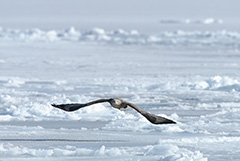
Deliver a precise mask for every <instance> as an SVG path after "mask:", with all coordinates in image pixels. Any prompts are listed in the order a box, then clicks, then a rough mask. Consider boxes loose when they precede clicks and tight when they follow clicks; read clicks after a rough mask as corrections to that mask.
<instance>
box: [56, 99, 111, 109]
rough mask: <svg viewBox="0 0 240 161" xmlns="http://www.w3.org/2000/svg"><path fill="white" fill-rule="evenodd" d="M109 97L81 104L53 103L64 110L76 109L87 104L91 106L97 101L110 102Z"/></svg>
mask: <svg viewBox="0 0 240 161" xmlns="http://www.w3.org/2000/svg"><path fill="white" fill-rule="evenodd" d="M108 101H109V99H99V100H96V101H92V102H88V103H84V104H79V103H74V104H60V105H56V104H52V106H53V107H56V108H59V109H61V110H64V111H68V112H71V111H76V110H78V109H80V108H83V107H86V106H90V105H93V104H96V103H102V102H108Z"/></svg>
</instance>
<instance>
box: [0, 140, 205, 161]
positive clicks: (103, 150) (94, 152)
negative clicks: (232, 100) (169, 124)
mask: <svg viewBox="0 0 240 161" xmlns="http://www.w3.org/2000/svg"><path fill="white" fill-rule="evenodd" d="M136 148H137V149H138V150H139V151H141V154H139V152H138V153H136V152H134V151H135V149H136ZM0 155H1V156H3V157H12V156H20V157H21V156H28V157H39V158H42V157H66V156H81V157H83V156H102V157H103V156H105V157H109V156H111V157H113V156H121V157H122V158H124V157H129V156H133V155H135V156H158V157H159V159H167V160H175V161H177V160H179V161H182V160H186V161H187V160H198V161H207V158H205V157H203V155H202V154H201V153H200V152H199V151H190V150H187V149H184V148H179V147H178V146H174V145H171V144H163V145H159V144H155V145H149V146H145V147H129V148H127V149H125V148H121V147H120V148H107V147H105V146H104V145H102V146H101V147H100V148H99V149H91V148H78V147H75V146H69V145H67V146H64V147H58V148H47V149H46V148H42V149H41V148H38V149H36V148H35V149H33V148H28V147H24V146H14V145H13V144H11V143H1V144H0Z"/></svg>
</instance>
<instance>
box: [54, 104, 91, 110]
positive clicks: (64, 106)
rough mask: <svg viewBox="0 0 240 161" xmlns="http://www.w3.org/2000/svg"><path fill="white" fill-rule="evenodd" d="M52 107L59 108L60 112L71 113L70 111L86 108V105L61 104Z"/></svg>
mask: <svg viewBox="0 0 240 161" xmlns="http://www.w3.org/2000/svg"><path fill="white" fill-rule="evenodd" d="M52 106H53V107H56V108H59V109H61V110H64V111H68V112H72V111H76V110H78V109H80V108H83V107H86V106H87V105H86V104H77V103H75V104H61V105H56V104H52Z"/></svg>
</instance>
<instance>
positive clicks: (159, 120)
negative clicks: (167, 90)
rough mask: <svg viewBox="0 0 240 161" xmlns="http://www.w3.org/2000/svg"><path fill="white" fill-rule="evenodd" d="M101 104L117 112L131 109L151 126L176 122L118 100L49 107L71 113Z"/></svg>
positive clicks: (100, 100)
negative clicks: (107, 104)
mask: <svg viewBox="0 0 240 161" xmlns="http://www.w3.org/2000/svg"><path fill="white" fill-rule="evenodd" d="M103 102H108V103H110V105H111V106H112V107H113V108H116V109H119V110H123V109H126V108H127V107H128V106H129V107H131V108H133V109H134V110H136V111H137V112H139V113H140V114H141V115H142V116H144V117H145V118H146V119H147V120H148V121H150V122H151V123H152V124H176V122H174V121H172V120H170V119H167V118H164V117H161V116H157V115H154V114H151V113H149V112H146V111H144V110H143V109H141V108H139V107H138V106H137V105H135V104H133V103H130V102H127V101H124V100H122V99H120V98H110V99H98V100H95V101H91V102H88V103H84V104H79V103H73V104H59V105H56V104H51V105H52V106H53V107H56V108H59V109H61V110H64V111H67V112H72V111H76V110H79V109H81V108H83V107H87V106H90V105H93V104H97V103H103Z"/></svg>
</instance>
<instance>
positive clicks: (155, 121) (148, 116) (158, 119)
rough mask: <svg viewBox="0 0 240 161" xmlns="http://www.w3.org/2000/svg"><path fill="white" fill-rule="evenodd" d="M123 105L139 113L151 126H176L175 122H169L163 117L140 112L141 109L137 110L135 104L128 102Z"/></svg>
mask: <svg viewBox="0 0 240 161" xmlns="http://www.w3.org/2000/svg"><path fill="white" fill-rule="evenodd" d="M125 103H127V105H128V106H130V107H132V108H133V109H135V110H136V111H137V112H139V113H140V114H141V115H143V116H144V117H145V118H146V119H148V121H150V122H151V123H153V124H176V122H174V121H172V120H169V119H167V118H165V117H161V116H156V115H153V114H150V113H148V112H146V111H144V110H142V109H141V108H139V107H138V106H137V105H135V104H132V103H129V102H125Z"/></svg>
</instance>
